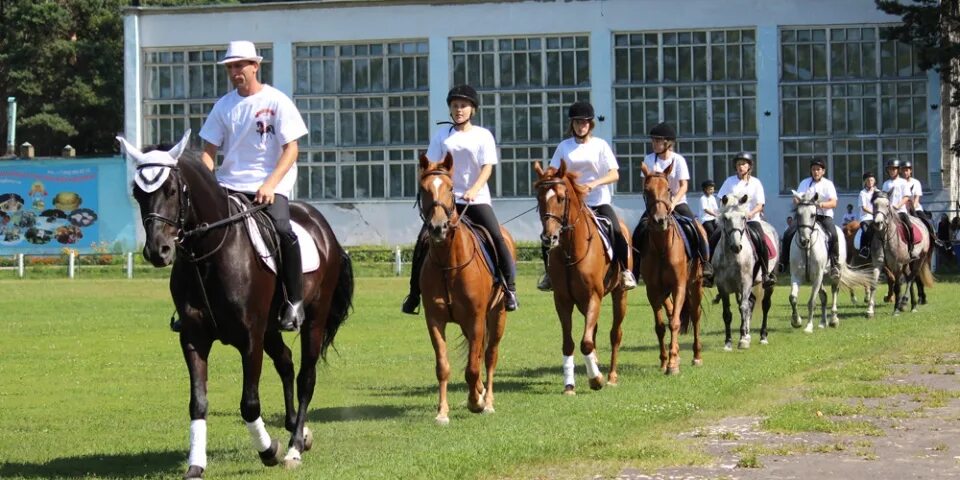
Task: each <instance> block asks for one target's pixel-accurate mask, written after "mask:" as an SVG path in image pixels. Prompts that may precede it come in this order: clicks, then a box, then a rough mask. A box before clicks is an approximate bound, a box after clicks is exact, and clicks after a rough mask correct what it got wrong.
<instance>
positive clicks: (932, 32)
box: [874, 0, 960, 154]
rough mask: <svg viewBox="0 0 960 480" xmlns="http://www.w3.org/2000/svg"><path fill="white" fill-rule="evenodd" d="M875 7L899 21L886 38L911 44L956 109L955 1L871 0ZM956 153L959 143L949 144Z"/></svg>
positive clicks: (959, 27)
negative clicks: (937, 76) (948, 92)
mask: <svg viewBox="0 0 960 480" xmlns="http://www.w3.org/2000/svg"><path fill="white" fill-rule="evenodd" d="M874 1H875V2H876V5H877V8H879V9H880V10H882V11H883V12H885V13H888V14H890V15H897V16H900V17H902V18H903V23H902V24H900V25H898V26H895V27H893V28H891V29H890V30H888V32H887V34H886V35H887V38H888V39H895V40H899V41H901V42H904V43H907V44H910V45H914V46H915V47H916V48H917V52H918V53H919V59H918V60H919V65H920V68H923V69H925V70H929V69H931V68H932V69H934V70H935V71H937V72H939V73H940V78H941V79H942V80H943V81H944V82H946V83H949V84H950V85H951V86H952V87H953V95H952V97H951V98H950V102H949V103H950V106H951V107H954V108H956V107H960V76H958V75H957V73H958V72H956V71H955V70H956V66H955V65H954V62H956V59H958V58H960V41H958V39H960V8H958V0H909V3H906V4H905V3H901V2H902V0H874ZM952 148H953V150H954V152H956V153H958V154H960V141H958V142H957V143H955V144H954V145H953V147H952Z"/></svg>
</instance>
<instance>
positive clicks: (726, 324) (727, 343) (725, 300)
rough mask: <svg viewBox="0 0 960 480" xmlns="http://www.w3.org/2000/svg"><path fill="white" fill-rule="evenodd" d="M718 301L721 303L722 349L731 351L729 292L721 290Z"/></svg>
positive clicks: (731, 317) (731, 318)
mask: <svg viewBox="0 0 960 480" xmlns="http://www.w3.org/2000/svg"><path fill="white" fill-rule="evenodd" d="M720 302H721V303H722V305H723V331H724V340H723V349H724V350H726V351H728V352H730V351H733V339H731V338H730V337H731V335H730V324H731V323H733V312H732V311H731V310H730V294H729V293H727V292H724V291H723V290H721V291H720Z"/></svg>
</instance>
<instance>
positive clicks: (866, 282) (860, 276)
mask: <svg viewBox="0 0 960 480" xmlns="http://www.w3.org/2000/svg"><path fill="white" fill-rule="evenodd" d="M873 285H874V283H873V269H862V268H851V267H850V266H848V265H847V262H843V261H841V262H840V286H841V287H844V288H848V289H851V290H853V289H859V288H869V287H871V286H873Z"/></svg>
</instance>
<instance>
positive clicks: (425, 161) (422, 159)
mask: <svg viewBox="0 0 960 480" xmlns="http://www.w3.org/2000/svg"><path fill="white" fill-rule="evenodd" d="M429 166H430V160H428V159H427V154H426V153H421V154H420V170H426V169H427V167H429Z"/></svg>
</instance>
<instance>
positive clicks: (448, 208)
mask: <svg viewBox="0 0 960 480" xmlns="http://www.w3.org/2000/svg"><path fill="white" fill-rule="evenodd" d="M435 176H443V177H447V178H450V179H451V180H452V178H451V177H450V172H448V171H446V170H444V169H442V168H437V169H434V170H429V171H426V172H424V173H423V174H421V175H420V182H421V184H422V183H423V180H424V179H426V178H428V177H435ZM420 189H421V190H424V188H423V186H422V185H421V187H420ZM450 198H451V200H450V205H447V204H446V203H442V202H438V201H436V200H433V201H432V202H431V203H432V204H431V205H430V206H429V207H427V208H424V207H425V205H424V204H423V203H422V196H421V195H420V192H417V204H419V205H420V220H423V223H425V224H426V223H427V216H426V215H425V213H424V212H425V211H429V210H433V209H434V208H437V207H440V208H441V209H442V210H443V213H444V214H445V215H446V216H447V226H448V227H450V228H457V227H458V226H459V225H460V222H461V220H462V219H463V213H461V214H460V215H459V216H458V217H457V220H456V222H451V221H450V219H451V218H453V215H454V212H455V210H456V206H455V204H454V202H453V192H451V194H450ZM468 208H470V204H469V203H467V204H466V205H465V206H464V208H463V212H464V213H466V211H467V209H468Z"/></svg>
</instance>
